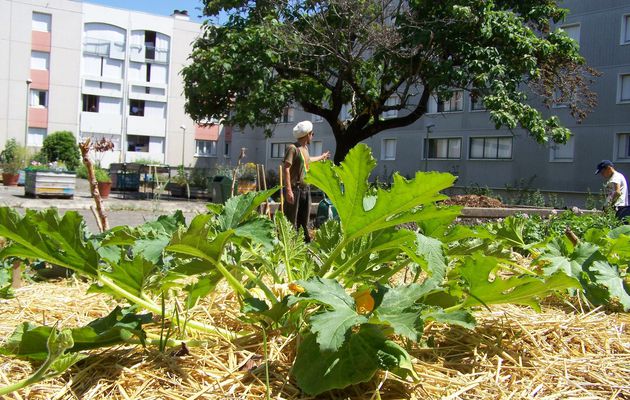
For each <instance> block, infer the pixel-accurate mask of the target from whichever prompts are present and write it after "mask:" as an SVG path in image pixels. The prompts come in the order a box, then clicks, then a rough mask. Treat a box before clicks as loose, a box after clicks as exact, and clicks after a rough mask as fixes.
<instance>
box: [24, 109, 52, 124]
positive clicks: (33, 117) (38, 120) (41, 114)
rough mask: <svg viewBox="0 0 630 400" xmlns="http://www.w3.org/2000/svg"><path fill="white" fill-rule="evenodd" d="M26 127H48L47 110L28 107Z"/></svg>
mask: <svg viewBox="0 0 630 400" xmlns="http://www.w3.org/2000/svg"><path fill="white" fill-rule="evenodd" d="M28 126H30V127H31V128H47V127H48V109H47V108H40V107H29V109H28Z"/></svg>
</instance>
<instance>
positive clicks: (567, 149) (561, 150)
mask: <svg viewBox="0 0 630 400" xmlns="http://www.w3.org/2000/svg"><path fill="white" fill-rule="evenodd" d="M574 143H575V142H574V140H573V138H569V140H568V141H567V142H566V143H565V144H558V143H554V144H552V145H551V147H550V148H549V161H552V162H554V161H555V162H568V161H573V149H574Z"/></svg>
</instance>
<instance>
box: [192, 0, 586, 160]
mask: <svg viewBox="0 0 630 400" xmlns="http://www.w3.org/2000/svg"><path fill="white" fill-rule="evenodd" d="M204 6H205V7H204V14H205V15H206V16H208V17H213V16H215V17H216V16H218V15H219V14H221V15H227V20H226V22H225V23H224V24H221V25H213V24H211V23H209V22H208V21H206V23H205V24H204V32H203V35H202V36H201V37H200V38H199V39H198V40H197V41H196V42H195V44H194V49H193V52H192V54H191V61H192V63H191V64H190V65H188V66H187V67H185V68H184V70H183V77H184V91H185V95H186V98H187V102H186V111H187V112H188V113H189V114H190V115H191V116H192V117H193V119H195V120H198V121H203V120H209V119H210V118H215V119H220V120H222V121H223V123H225V124H228V125H233V126H238V127H241V128H245V127H247V126H251V127H265V128H266V131H267V132H271V131H272V130H273V126H274V124H275V121H276V119H277V118H278V116H280V115H281V114H282V111H283V109H284V108H285V107H287V106H290V105H293V104H296V105H299V106H300V107H301V108H302V109H303V110H304V111H306V112H309V113H313V114H317V115H320V116H321V117H323V119H324V120H325V121H327V122H328V124H329V125H330V126H331V128H332V132H333V134H334V136H335V140H336V143H337V148H336V151H335V161H336V162H339V161H341V160H343V158H344V157H345V155H346V154H347V152H348V151H349V150H350V149H351V148H352V147H353V146H354V145H356V144H357V143H359V142H360V141H362V140H365V139H367V138H369V137H371V136H373V135H375V134H377V133H379V132H382V131H385V130H388V129H392V128H398V127H403V126H407V125H410V124H412V123H413V122H415V121H416V120H418V119H419V118H420V117H422V116H423V115H424V114H425V113H427V111H428V106H429V101H430V99H431V97H437V98H441V99H445V98H448V96H449V95H450V93H451V91H452V90H454V89H457V90H465V91H469V92H471V93H473V95H474V96H475V97H477V96H478V97H479V98H481V99H483V103H484V106H485V108H487V109H488V110H489V112H490V118H491V119H492V121H493V122H494V123H495V124H496V126H497V128H498V127H501V126H504V127H508V128H511V129H513V128H518V127H522V128H524V129H526V130H527V131H528V132H529V133H530V134H531V136H532V137H533V138H534V139H535V140H536V141H538V142H540V143H545V142H548V141H554V142H558V143H564V142H566V140H567V139H568V137H569V135H570V132H569V130H568V129H566V128H564V127H562V126H561V125H560V122H559V120H558V118H556V117H548V118H547V117H545V116H544V115H543V114H542V113H541V112H540V111H539V110H537V109H536V108H535V107H534V106H532V105H531V103H530V102H529V99H528V97H531V95H532V94H535V95H539V96H541V98H542V99H543V102H545V103H546V104H551V103H552V102H553V101H562V102H563V103H565V104H568V105H569V107H570V110H571V113H572V114H573V116H574V117H576V118H577V119H581V118H583V117H584V116H585V113H586V112H587V111H588V109H589V108H590V107H592V106H593V104H594V94H593V93H592V92H590V90H589V89H588V83H589V78H590V76H589V74H590V75H592V74H594V71H593V70H591V69H590V68H588V67H586V66H585V64H584V60H583V58H582V57H581V56H580V55H579V53H578V47H577V44H576V43H575V42H574V41H572V40H571V39H570V38H569V37H568V36H567V35H566V34H565V33H564V32H563V31H562V30H559V29H555V28H554V26H555V24H556V23H558V22H559V21H561V20H562V19H563V18H564V17H565V15H566V12H567V10H564V9H562V8H560V7H559V6H558V5H557V2H556V1H555V0H442V1H432V0H410V1H401V0H328V1H317V0H315V1H303V0H295V1H291V2H286V1H279V0H257V1H243V0H204ZM394 110H396V111H397V113H395V114H397V116H396V117H394V118H384V117H383V115H384V113H386V112H388V111H394Z"/></svg>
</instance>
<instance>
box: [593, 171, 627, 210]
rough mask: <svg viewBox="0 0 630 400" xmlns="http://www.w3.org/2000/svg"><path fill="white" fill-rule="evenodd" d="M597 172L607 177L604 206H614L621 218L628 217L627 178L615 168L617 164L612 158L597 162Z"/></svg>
mask: <svg viewBox="0 0 630 400" xmlns="http://www.w3.org/2000/svg"><path fill="white" fill-rule="evenodd" d="M595 174H600V175H601V176H603V177H604V178H605V179H606V185H605V186H606V204H605V205H604V207H606V208H613V209H614V210H615V212H616V215H617V218H619V219H623V218H624V217H626V216H627V215H628V214H629V212H628V211H629V209H628V207H627V206H628V183H627V182H626V178H625V177H624V176H623V175H622V174H621V173H620V172H618V171H616V170H615V166H614V165H613V163H612V162H611V161H610V160H602V162H600V163H599V164H597V170H596V171H595Z"/></svg>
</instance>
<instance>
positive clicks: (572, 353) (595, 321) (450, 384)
mask: <svg viewBox="0 0 630 400" xmlns="http://www.w3.org/2000/svg"><path fill="white" fill-rule="evenodd" d="M86 289H87V285H86V284H84V283H77V282H76V281H75V282H72V281H59V282H57V283H33V284H29V285H28V286H26V287H24V288H21V289H18V290H17V291H16V298H15V299H9V300H0V314H1V315H2V316H3V318H2V321H1V322H0V336H1V337H3V338H6V337H7V336H8V335H9V334H10V333H11V332H12V331H13V329H14V328H15V326H17V325H18V324H19V323H21V322H24V321H32V322H37V323H42V322H44V323H46V324H49V325H52V324H54V323H55V322H57V321H59V323H60V325H61V326H63V327H73V326H78V325H82V324H84V323H86V322H88V321H90V320H92V319H94V318H96V317H100V316H104V315H106V314H107V313H108V312H109V310H111V308H112V306H113V301H112V300H110V298H109V297H107V296H105V295H100V294H86ZM41 293H47V297H46V301H42V297H41ZM232 293H233V292H231V291H229V290H219V291H218V292H217V293H216V295H215V296H214V297H213V298H212V299H211V300H209V301H204V302H203V303H202V304H199V305H198V306H197V307H196V309H194V310H193V313H195V314H196V315H195V318H196V319H205V320H206V321H207V322H213V323H218V324H221V325H223V326H226V327H232V328H237V327H238V326H239V322H238V319H237V317H236V315H237V314H238V305H237V304H236V301H235V298H233V296H232ZM476 317H477V320H478V325H477V327H476V328H475V329H474V330H473V331H469V330H466V329H464V328H461V327H457V326H446V325H442V324H437V323H430V324H428V325H427V326H425V328H424V339H425V340H427V341H428V342H429V343H431V347H429V346H426V345H413V346H412V347H411V348H410V351H409V352H410V354H411V356H412V362H413V365H414V369H415V370H416V372H417V373H418V375H419V377H420V380H419V381H418V382H417V383H411V382H403V381H401V380H399V379H397V378H395V377H394V376H393V375H391V374H387V373H379V374H377V376H376V377H375V379H374V380H372V381H371V382H368V383H364V384H360V385H356V386H353V387H350V388H348V389H346V390H344V391H333V392H329V393H327V394H325V395H320V396H318V398H350V399H370V398H378V397H377V395H376V391H378V392H379V394H380V398H382V399H401V398H408V399H443V398H450V399H486V398H514V399H520V398H553V399H560V398H571V397H573V398H598V399H599V398H627V397H628V396H630V384H629V382H628V369H627V368H628V365H630V315H628V314H623V313H622V314H607V313H605V312H604V311H602V310H594V311H590V312H588V311H586V312H581V311H579V310H574V309H572V308H571V307H570V306H568V305H566V304H560V303H555V304H553V303H552V304H545V305H543V311H542V313H540V314H537V313H535V312H534V311H532V310H531V309H529V308H526V307H519V306H496V307H492V308H491V311H488V310H480V311H478V312H477V313H476ZM149 330H150V331H153V332H154V333H156V332H157V333H159V327H158V324H155V325H154V327H153V328H152V329H149ZM195 338H196V339H202V340H208V342H207V343H206V344H205V345H204V346H202V347H190V349H189V350H190V355H185V356H178V355H175V354H174V353H175V351H176V350H178V349H179V348H176V349H175V350H173V349H168V350H166V351H165V352H164V353H160V352H159V351H157V349H156V348H155V347H150V348H147V349H145V350H143V349H142V348H140V347H138V346H133V347H125V346H117V347H113V348H110V349H107V350H102V349H101V350H97V351H92V352H91V353H90V357H89V358H87V359H86V360H84V361H82V362H80V363H79V364H78V365H76V366H74V367H72V368H71V369H70V371H69V372H66V373H65V374H64V375H62V376H61V377H59V378H56V379H54V380H50V381H45V382H42V383H39V384H35V385H33V386H30V387H28V388H26V389H24V390H22V391H20V396H21V397H19V396H17V394H14V395H10V396H8V397H7V398H14V397H12V396H16V397H15V398H28V399H83V400H87V399H140V398H142V399H164V398H169V399H226V398H227V399H232V398H233V399H261V398H264V396H265V391H266V386H265V383H264V382H265V370H264V364H263V360H262V358H261V356H262V355H263V354H264V351H263V340H262V335H256V336H253V337H251V338H249V339H246V340H241V341H239V342H237V343H236V344H233V345H230V344H228V343H227V342H224V341H222V340H219V339H216V338H213V337H202V336H196V337H195ZM268 340H269V343H268V345H269V362H270V370H269V374H270V377H269V379H270V386H271V388H270V390H271V397H272V398H274V399H303V398H309V397H308V396H305V395H302V394H301V392H300V390H299V389H298V388H297V387H296V385H295V382H293V380H292V378H289V370H290V368H291V363H292V361H293V357H294V354H295V342H294V340H292V339H291V338H286V337H283V336H281V335H279V334H278V332H268ZM0 363H1V366H0V386H3V385H4V384H6V383H8V382H15V381H16V380H18V379H21V378H24V377H26V376H28V375H29V373H31V372H32V366H31V364H30V363H29V362H26V361H20V360H18V359H15V358H9V357H2V356H0Z"/></svg>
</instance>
